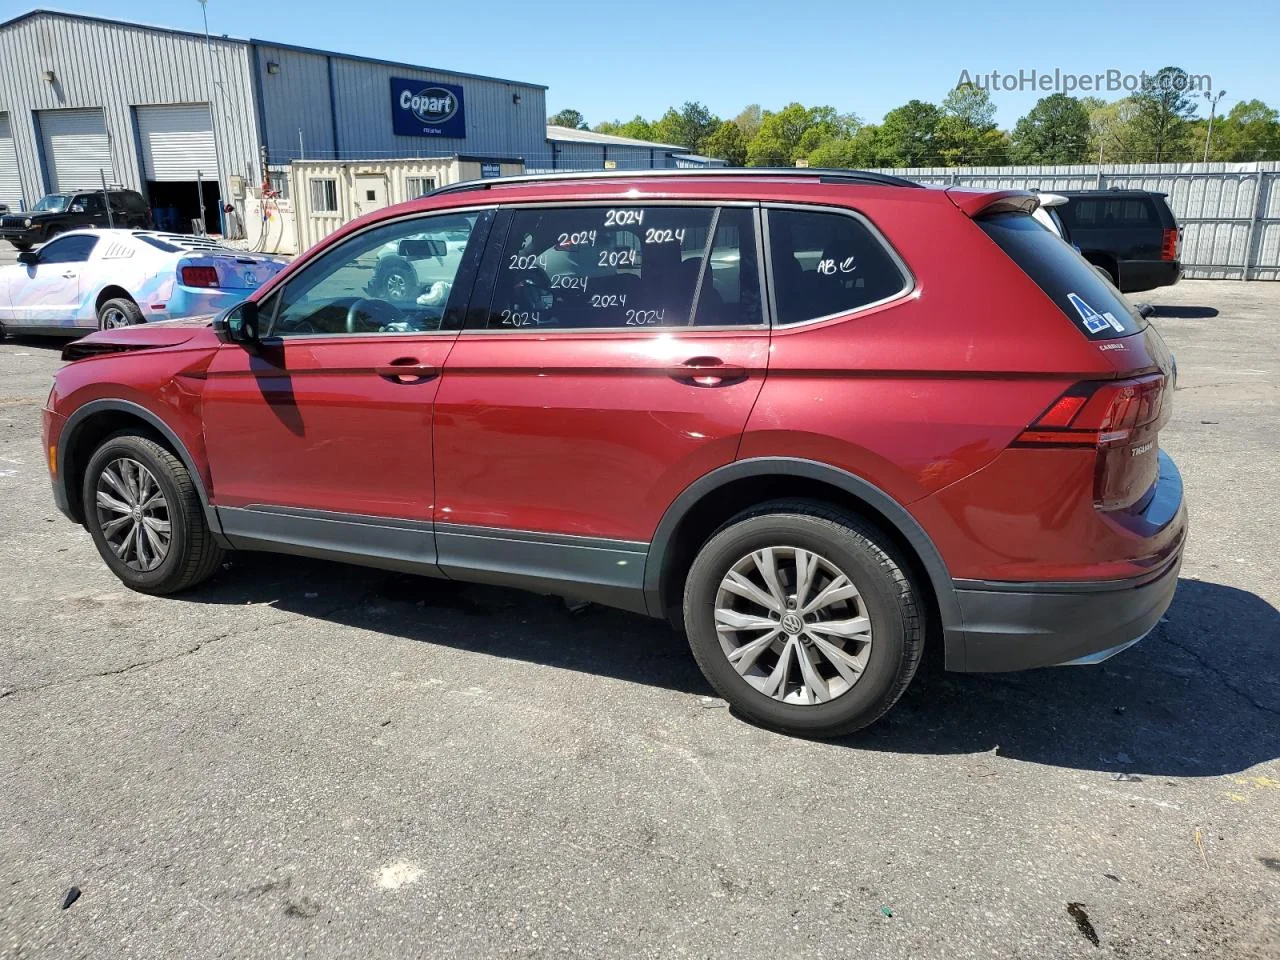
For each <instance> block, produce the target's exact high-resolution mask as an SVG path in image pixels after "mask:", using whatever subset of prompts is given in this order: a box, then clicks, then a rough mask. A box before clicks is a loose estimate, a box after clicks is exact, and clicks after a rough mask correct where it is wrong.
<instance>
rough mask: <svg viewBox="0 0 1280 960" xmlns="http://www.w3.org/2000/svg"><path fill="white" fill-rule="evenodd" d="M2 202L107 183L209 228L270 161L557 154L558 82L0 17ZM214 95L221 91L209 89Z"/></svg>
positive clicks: (19, 203) (26, 202)
mask: <svg viewBox="0 0 1280 960" xmlns="http://www.w3.org/2000/svg"><path fill="white" fill-rule="evenodd" d="M0 65H2V66H0V203H7V204H8V205H9V206H10V207H11V208H13V209H21V208H24V207H30V206H31V205H32V204H34V203H35V202H36V201H37V200H38V199H39V198H40V197H41V196H43V195H45V194H46V193H52V192H60V191H67V190H76V189H85V188H92V187H98V186H100V185H101V181H102V178H105V179H106V181H107V183H108V184H111V185H117V186H120V187H124V188H127V189H134V190H138V191H140V192H141V193H143V194H144V196H146V197H147V199H148V201H149V202H150V203H151V205H152V207H153V208H155V209H156V211H157V215H158V217H159V216H160V214H161V213H162V212H163V213H166V214H167V213H169V212H170V211H171V212H172V214H173V216H174V217H175V218H176V222H177V223H179V224H181V223H187V222H189V221H190V219H191V218H192V217H193V216H198V212H199V209H200V199H201V190H202V189H203V196H204V200H205V206H206V209H207V211H208V214H207V216H206V221H207V224H208V227H209V229H210V230H214V229H216V228H217V222H216V217H217V213H216V211H217V210H218V208H219V206H220V204H221V203H225V202H227V201H231V202H239V201H240V200H241V199H242V198H243V197H244V195H245V191H246V188H247V186H248V185H251V184H257V183H260V182H261V181H262V179H263V176H264V170H263V160H264V158H265V159H266V160H267V163H268V164H269V165H272V166H275V165H283V164H288V163H290V162H292V161H294V160H298V159H304V158H305V159H308V160H315V159H329V160H344V159H360V160H371V159H377V158H392V157H396V158H404V157H442V156H456V157H460V158H465V159H467V160H471V161H479V162H480V167H479V169H481V170H482V171H485V172H487V171H489V170H491V169H497V167H498V165H499V164H500V163H503V162H507V163H510V162H512V161H524V160H525V158H528V159H529V161H530V166H534V165H539V166H540V165H543V164H542V163H539V162H538V161H537V159H535V158H542V157H544V156H547V155H549V154H550V150H551V147H550V144H549V143H548V140H547V129H546V88H545V87H543V86H540V85H538V84H532V83H520V82H516V81H511V80H500V79H496V78H492V77H482V76H476V75H472V74H467V73H456V72H450V71H445V70H437V69H432V68H427V67H421V66H413V65H410V64H403V63H393V62H388V61H383V60H374V59H368V58H363V57H357V56H351V55H348V54H340V53H332V52H328V51H322V50H313V49H308V48H303V47H297V46H291V45H288V44H281V43H270V42H267V41H263V40H237V39H231V38H228V37H225V36H223V37H212V38H208V37H206V35H205V34H203V33H196V32H190V31H184V30H173V29H167V28H162V27H151V26H144V25H140V24H133V23H125V22H121V21H117V20H107V19H102V18H98V17H90V16H80V15H75V14H65V13H56V12H51V11H45V10H35V11H32V12H30V13H27V14H24V15H22V16H19V17H17V18H15V19H12V20H8V21H6V22H4V23H0ZM211 91H212V92H211Z"/></svg>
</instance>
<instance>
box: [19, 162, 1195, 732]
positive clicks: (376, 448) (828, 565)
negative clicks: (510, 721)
mask: <svg viewBox="0 0 1280 960" xmlns="http://www.w3.org/2000/svg"><path fill="white" fill-rule="evenodd" d="M1036 202H1037V201H1036V199H1035V197H1034V196H1033V195H1031V194H1027V193H1022V192H1016V191H1006V190H1001V191H968V190H957V189H930V188H923V187H920V186H919V185H917V184H913V183H910V182H908V181H905V180H899V179H896V178H892V177H884V176H877V175H873V174H861V173H847V172H842V173H832V172H821V171H791V170H789V171H785V172H784V171H754V170H742V171H723V170H718V171H709V172H705V173H704V172H701V171H699V172H698V173H697V174H696V175H695V174H694V173H692V172H687V173H678V172H669V171H664V172H661V173H656V172H655V174H653V175H641V174H627V175H618V176H611V175H607V174H591V175H587V176H584V175H576V176H569V177H560V178H556V177H527V178H516V179H513V180H506V181H501V180H487V181H476V182H472V183H464V184H458V185H454V186H450V187H446V188H444V189H441V190H437V191H435V192H434V193H433V194H430V195H428V196H426V197H424V198H422V199H420V200H417V201H414V202H412V203H409V204H405V205H402V206H399V207H394V208H391V209H387V210H382V211H379V212H377V213H375V214H372V215H370V216H367V217H364V218H362V219H360V220H357V221H356V222H354V223H351V224H349V225H348V226H347V227H345V228H344V229H342V230H341V231H339V232H338V233H336V234H335V235H333V236H332V237H330V238H329V239H328V240H326V241H325V242H324V243H322V244H321V245H320V246H318V247H316V248H315V249H313V250H311V251H309V252H308V253H307V254H306V255H304V256H302V257H301V258H299V259H298V261H297V262H295V263H294V264H292V265H291V266H290V267H289V268H288V269H286V270H285V271H283V272H282V273H280V274H279V275H278V276H276V278H275V279H274V280H273V281H271V282H269V283H268V284H267V285H266V286H264V287H263V288H262V289H261V290H259V291H258V292H257V293H256V294H255V295H254V296H253V298H252V299H251V300H249V301H247V302H245V303H243V304H241V305H240V306H238V307H236V308H234V309H232V310H230V311H229V312H227V313H225V314H223V315H222V316H220V317H218V318H217V319H215V320H213V321H212V322H210V321H209V320H208V319H204V320H194V321H176V322H172V323H161V324H148V325H147V326H144V327H134V328H130V329H122V330H113V331H107V332H103V333H97V334H93V335H91V336H89V337H87V338H85V339H84V340H81V341H79V342H77V343H75V344H72V345H71V346H69V347H68V348H67V352H66V358H67V359H69V360H71V361H73V362H71V363H69V364H67V365H66V366H65V367H63V368H62V369H61V370H60V371H59V373H58V375H57V378H56V382H55V385H54V389H53V393H52V394H51V395H50V397H49V401H48V404H47V407H46V410H45V414H44V427H45V443H46V447H47V451H48V456H49V469H50V472H51V474H52V477H53V488H54V495H55V497H56V499H57V502H58V505H59V507H60V508H61V510H62V511H63V512H64V513H65V514H66V515H67V516H68V517H70V518H71V519H72V520H74V521H75V522H77V523H82V524H84V525H85V526H86V527H87V528H88V530H89V532H90V533H91V534H92V536H93V539H94V542H95V543H96V544H97V546H98V549H99V551H100V552H101V554H102V556H103V558H104V560H105V561H106V563H107V564H108V565H109V566H110V567H111V569H112V570H113V571H114V572H115V573H116V575H117V576H119V577H120V579H121V580H123V581H124V582H125V583H126V584H127V585H128V586H130V587H132V588H133V589H135V590H141V591H144V592H148V593H170V592H174V591H178V590H182V589H185V588H187V587H190V586H192V585H194V584H196V583H199V582H200V581H201V580H204V579H205V578H206V577H208V576H210V575H211V574H212V573H213V572H214V571H215V570H217V569H218V566H219V560H220V558H221V556H222V553H223V551H224V550H272V551H277V552H281V553H293V554H304V555H307V556H314V557H329V558H333V559H337V560H342V561H346V562H350V563H359V564H365V565H369V566H374V567H382V568H387V569H392V570H400V571H411V572H414V573H422V574H427V575H429V576H435V577H444V578H448V579H455V580H463V581H476V582H484V583H497V584H508V585H511V586H516V587H524V588H527V589H531V590H538V591H545V592H549V593H558V594H563V595H565V596H570V597H575V598H579V599H585V600H591V601H596V602H599V603H603V604H608V605H611V606H615V607H620V608H623V609H625V610H632V611H635V612H637V613H645V614H648V615H650V616H653V617H659V618H667V619H669V620H670V621H671V622H672V623H673V624H676V625H677V626H678V627H682V628H683V629H684V630H685V631H686V632H687V634H688V637H689V642H690V645H691V646H692V648H693V653H694V656H695V657H696V658H697V660H698V663H699V664H700V665H701V667H702V669H703V671H704V672H705V674H706V676H707V679H708V680H709V681H710V683H711V684H712V685H713V686H714V687H715V688H716V690H718V691H719V692H720V693H721V694H723V696H724V697H725V698H726V699H727V700H728V701H729V702H730V703H731V704H733V705H734V706H735V707H737V708H738V710H739V711H740V712H741V713H742V714H743V715H745V716H747V717H748V718H750V719H752V720H754V721H756V722H759V723H762V724H765V725H768V726H771V727H775V728H778V729H782V730H785V731H790V732H796V733H802V734H808V735H832V734H838V733H845V732H848V731H852V730H855V729H857V728H859V727H862V726H865V725H866V724H868V723H871V722H872V721H874V720H875V719H876V718H877V717H879V716H881V715H882V714H883V713H884V712H885V711H886V710H888V709H889V708H890V707H891V706H892V705H893V703H894V702H895V701H896V700H897V698H898V697H899V696H900V695H901V694H902V692H903V690H904V689H905V688H906V686H907V684H908V683H909V682H910V680H911V677H912V674H913V673H914V672H915V670H916V666H917V664H918V663H919V661H920V657H921V653H922V649H923V646H924V644H925V642H926V640H928V641H929V642H936V643H939V644H941V645H942V648H943V651H944V652H945V662H946V666H947V667H948V668H950V669H953V670H969V671H994V670H1015V669H1023V668H1027V667H1040V666H1046V665H1050V664H1065V663H1094V662H1098V661H1100V660H1102V659H1105V658H1106V657H1108V656H1110V655H1112V654H1114V653H1116V652H1117V651H1119V650H1121V649H1123V648H1124V647H1126V646H1128V645H1130V644H1132V643H1134V642H1136V641H1137V640H1138V639H1140V638H1141V637H1143V636H1144V635H1145V634H1146V633H1147V632H1148V631H1150V630H1151V629H1152V627H1153V626H1154V625H1155V624H1156V622H1157V621H1158V620H1159V618H1160V616H1161V614H1163V613H1164V611H1165V610H1166V608H1167V607H1168V606H1169V603H1170V601H1171V599H1172V597H1173V592H1174V588H1175V586H1176V584H1177V576H1178V568H1179V565H1180V562H1181V557H1182V548H1183V543H1184V540H1185V536H1186V527H1187V522H1186V513H1185V510H1184V507H1183V502H1182V483H1181V479H1180V477H1179V475H1178V471H1177V469H1176V468H1175V467H1174V465H1173V463H1172V461H1171V460H1169V458H1168V457H1166V456H1165V455H1164V454H1163V453H1162V452H1161V451H1160V449H1159V447H1158V445H1157V435H1158V431H1159V429H1160V427H1161V425H1163V424H1164V423H1165V422H1166V421H1167V420H1168V418H1169V416H1170V399H1171V397H1172V387H1173V384H1172V378H1173V375H1174V374H1173V364H1172V360H1171V357H1170V355H1169V352H1168V350H1167V349H1166V348H1165V346H1164V344H1163V342H1162V341H1161V339H1160V337H1159V336H1158V335H1157V334H1156V332H1155V331H1154V330H1153V329H1152V328H1150V327H1149V326H1148V325H1147V323H1146V321H1145V320H1144V319H1143V317H1142V316H1140V315H1139V314H1138V313H1137V312H1136V311H1135V310H1134V309H1133V308H1131V307H1130V306H1129V304H1128V303H1126V302H1125V300H1124V299H1123V298H1122V297H1121V296H1120V295H1119V294H1118V293H1117V291H1116V290H1115V288H1114V287H1112V286H1111V285H1110V284H1109V283H1107V282H1106V280H1105V279H1103V278H1101V277H1100V276H1099V275H1098V273H1097V272H1096V271H1095V270H1093V269H1092V268H1091V267H1090V266H1089V264H1088V263H1087V262H1085V261H1084V260H1083V259H1082V258H1081V257H1080V256H1079V255H1078V254H1077V253H1075V252H1074V251H1073V250H1072V249H1071V248H1070V247H1069V246H1067V245H1066V244H1065V243H1063V242H1062V241H1061V240H1059V239H1058V238H1057V237H1056V236H1054V235H1053V234H1052V233H1050V232H1048V231H1047V230H1044V229H1043V228H1042V227H1040V226H1039V225H1038V224H1037V223H1036V222H1035V220H1034V219H1033V218H1032V217H1031V216H1030V211H1031V210H1033V209H1034V206H1035V204H1036ZM392 277H394V280H395V282H391V280H390V279H388V278H392Z"/></svg>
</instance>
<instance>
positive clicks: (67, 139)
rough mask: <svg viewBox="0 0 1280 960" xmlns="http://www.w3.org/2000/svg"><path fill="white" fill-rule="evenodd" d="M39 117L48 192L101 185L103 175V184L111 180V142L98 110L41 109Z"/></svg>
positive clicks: (113, 179) (62, 191)
mask: <svg viewBox="0 0 1280 960" xmlns="http://www.w3.org/2000/svg"><path fill="white" fill-rule="evenodd" d="M39 118H40V139H41V141H42V142H43V145H44V162H45V167H46V169H47V170H48V172H49V188H50V190H51V191H52V192H54V193H64V192H66V191H68V190H87V189H90V188H92V187H101V186H102V176H103V175H104V174H105V175H106V178H107V183H114V182H115V179H116V173H115V168H114V167H113V166H112V165H111V143H110V141H109V140H108V139H107V127H106V123H105V122H104V120H103V118H102V111H101V110H100V109H96V110H41V111H40V113H39ZM99 171H101V173H99Z"/></svg>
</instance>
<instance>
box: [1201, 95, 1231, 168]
mask: <svg viewBox="0 0 1280 960" xmlns="http://www.w3.org/2000/svg"><path fill="white" fill-rule="evenodd" d="M1226 93H1227V91H1225V90H1219V91H1218V93H1217V95H1214V93H1213V92H1212V91H1209V90H1206V91H1205V92H1204V94H1203V96H1204V98H1205V99H1206V100H1208V101H1209V129H1208V130H1206V131H1205V134H1204V162H1205V163H1208V162H1209V143H1210V141H1212V140H1213V115H1214V112H1215V111H1216V110H1217V109H1218V101H1219V100H1221V99H1222V98H1223V97H1224V96H1225V95H1226Z"/></svg>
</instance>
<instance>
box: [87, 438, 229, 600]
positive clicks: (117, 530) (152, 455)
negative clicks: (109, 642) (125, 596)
mask: <svg viewBox="0 0 1280 960" xmlns="http://www.w3.org/2000/svg"><path fill="white" fill-rule="evenodd" d="M67 467H68V468H70V469H76V468H77V465H76V464H75V463H70V464H67ZM80 490H81V498H82V499H81V508H82V510H83V513H84V524H85V526H86V527H87V528H88V530H89V534H90V536H92V537H93V542H94V545H95V546H97V548H98V552H99V553H100V554H101V555H102V559H103V560H105V561H106V563H107V566H109V567H110V568H111V570H112V571H113V572H114V573H115V574H116V576H118V577H119V578H120V579H121V580H122V581H123V582H124V584H125V586H127V587H130V588H132V589H134V590H138V591H140V592H142V593H155V594H165V593H175V592H177V591H179V590H184V589H186V588H187V587H190V586H193V585H194V584H197V583H199V582H200V581H202V580H205V579H207V578H209V577H210V576H212V575H213V573H214V571H215V570H217V569H218V567H219V565H220V564H221V562H222V556H223V552H222V549H221V548H220V547H219V546H218V545H217V543H216V542H215V541H214V539H213V534H212V533H211V532H210V530H209V526H208V524H207V523H206V522H205V518H204V506H203V504H202V503H201V500H200V496H199V494H198V493H197V492H196V487H195V484H194V483H193V482H192V480H191V475H190V474H189V473H188V472H187V468H186V466H185V465H184V464H183V462H182V461H181V460H179V459H178V457H176V456H175V455H174V454H173V452H172V451H170V450H169V449H167V448H166V447H164V446H163V445H161V444H160V443H158V442H157V441H156V439H154V438H152V437H151V436H146V435H143V434H140V433H133V432H126V433H117V434H113V435H111V436H109V437H107V438H106V439H105V440H104V441H103V442H102V443H101V444H100V445H99V446H98V448H97V449H96V450H94V452H93V455H92V456H91V457H90V458H89V462H88V463H87V464H86V466H85V468H84V477H83V480H82V483H81V485H80Z"/></svg>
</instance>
